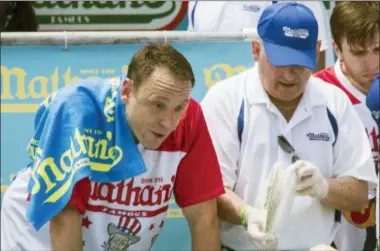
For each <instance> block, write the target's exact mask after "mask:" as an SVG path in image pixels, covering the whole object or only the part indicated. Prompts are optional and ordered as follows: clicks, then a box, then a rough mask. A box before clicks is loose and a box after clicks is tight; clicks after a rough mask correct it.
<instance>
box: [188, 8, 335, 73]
mask: <svg viewBox="0 0 380 251" xmlns="http://www.w3.org/2000/svg"><path fill="white" fill-rule="evenodd" d="M276 2H278V1H189V7H188V19H189V25H188V31H228V32H238V31H242V30H244V29H249V28H256V26H257V23H258V21H259V18H260V16H261V14H262V13H263V11H264V9H265V8H267V7H268V6H270V5H272V4H274V3H276ZM281 2H283V1H281ZM288 2H290V1H288ZM298 2H300V3H302V4H304V5H305V6H307V7H308V8H310V9H311V10H312V11H313V13H314V15H315V18H316V19H317V22H318V40H320V41H321V42H322V46H321V51H322V53H321V55H320V57H319V62H318V69H323V68H324V66H325V55H326V53H325V51H326V50H327V49H329V47H330V45H331V35H330V25H329V22H328V20H329V19H328V14H327V10H326V8H325V6H324V4H323V2H322V1H302V2H301V1H298ZM331 53H332V51H331Z"/></svg>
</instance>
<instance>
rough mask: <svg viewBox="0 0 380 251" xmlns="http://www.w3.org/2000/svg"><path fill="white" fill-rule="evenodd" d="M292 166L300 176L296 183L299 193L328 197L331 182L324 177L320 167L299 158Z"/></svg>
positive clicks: (320, 197) (297, 192)
mask: <svg viewBox="0 0 380 251" xmlns="http://www.w3.org/2000/svg"><path fill="white" fill-rule="evenodd" d="M290 168H295V170H296V174H297V176H298V182H297V184H296V194H297V195H300V196H305V195H308V196H311V197H314V198H316V199H319V200H320V199H323V198H325V197H326V195H327V193H328V191H329V184H328V182H327V180H326V179H325V178H324V177H322V175H321V173H320V171H319V169H318V167H316V166H315V165H313V164H311V163H310V162H307V161H303V160H298V161H297V162H296V163H294V164H293V165H292V166H290Z"/></svg>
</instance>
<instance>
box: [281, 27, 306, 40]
mask: <svg viewBox="0 0 380 251" xmlns="http://www.w3.org/2000/svg"><path fill="white" fill-rule="evenodd" d="M282 30H283V31H284V35H285V36H287V37H294V38H301V39H306V38H308V37H309V31H308V30H305V29H290V28H289V27H286V26H284V27H282Z"/></svg>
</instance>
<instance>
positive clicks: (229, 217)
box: [218, 188, 244, 225]
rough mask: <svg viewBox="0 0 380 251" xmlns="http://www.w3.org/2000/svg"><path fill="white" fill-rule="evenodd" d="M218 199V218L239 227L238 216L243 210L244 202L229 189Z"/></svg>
mask: <svg viewBox="0 0 380 251" xmlns="http://www.w3.org/2000/svg"><path fill="white" fill-rule="evenodd" d="M225 190H226V193H225V194H223V195H221V196H219V198H218V215H219V218H220V219H222V220H224V221H226V222H229V223H231V224H236V225H240V215H241V213H242V211H243V208H244V201H243V200H242V199H241V198H240V197H239V196H238V195H236V194H235V193H234V192H233V191H232V190H231V189H229V188H226V189H225Z"/></svg>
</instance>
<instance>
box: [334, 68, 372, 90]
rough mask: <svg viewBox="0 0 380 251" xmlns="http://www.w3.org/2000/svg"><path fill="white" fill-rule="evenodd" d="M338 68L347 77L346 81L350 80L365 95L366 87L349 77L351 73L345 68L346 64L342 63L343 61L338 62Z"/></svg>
mask: <svg viewBox="0 0 380 251" xmlns="http://www.w3.org/2000/svg"><path fill="white" fill-rule="evenodd" d="M340 68H341V69H342V73H343V75H344V76H345V77H346V78H347V79H348V81H350V83H351V85H352V86H353V87H355V88H356V89H357V90H358V91H360V92H361V93H363V94H364V95H366V96H367V94H368V89H367V88H366V87H365V86H364V85H362V84H361V83H359V82H358V81H356V80H355V79H354V78H353V77H351V75H350V74H349V73H348V71H347V69H346V65H345V64H344V62H340Z"/></svg>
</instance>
